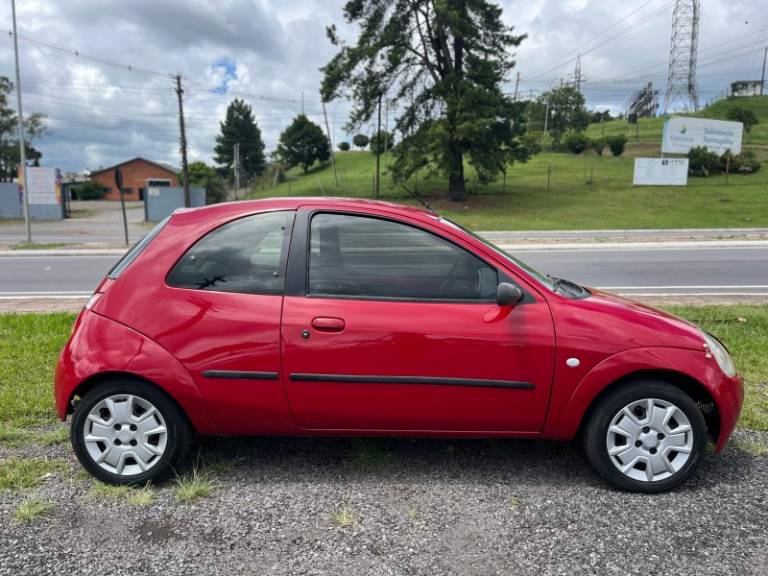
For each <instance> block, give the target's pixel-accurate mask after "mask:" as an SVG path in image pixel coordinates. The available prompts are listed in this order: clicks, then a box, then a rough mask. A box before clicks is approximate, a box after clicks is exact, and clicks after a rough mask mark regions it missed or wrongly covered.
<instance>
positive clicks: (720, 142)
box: [661, 116, 744, 154]
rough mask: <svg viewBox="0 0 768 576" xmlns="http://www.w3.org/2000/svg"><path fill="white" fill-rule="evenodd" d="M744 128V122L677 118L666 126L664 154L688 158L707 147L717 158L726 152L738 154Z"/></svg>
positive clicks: (663, 143)
mask: <svg viewBox="0 0 768 576" xmlns="http://www.w3.org/2000/svg"><path fill="white" fill-rule="evenodd" d="M743 127H744V126H743V124H742V123H741V122H726V121H725V120H707V119H706V118H688V117H685V116H674V117H673V118H670V119H669V120H667V121H666V122H664V134H663V135H662V137H661V151H662V152H666V153H670V154H687V153H688V150H690V149H691V148H693V147H695V146H706V147H707V150H711V151H712V152H717V153H718V154H723V153H724V152H725V151H726V150H730V151H731V153H732V154H739V153H741V133H742V129H743Z"/></svg>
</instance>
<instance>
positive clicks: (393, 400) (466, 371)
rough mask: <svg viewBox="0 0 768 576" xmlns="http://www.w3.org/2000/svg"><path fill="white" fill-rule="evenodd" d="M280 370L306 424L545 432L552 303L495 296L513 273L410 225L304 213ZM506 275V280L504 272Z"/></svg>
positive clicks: (528, 293)
mask: <svg viewBox="0 0 768 576" xmlns="http://www.w3.org/2000/svg"><path fill="white" fill-rule="evenodd" d="M288 267H289V272H288V280H287V285H286V297H285V299H284V303H283V320H282V328H281V331H282V354H283V378H284V383H285V388H286V393H287V397H288V402H289V405H290V408H291V411H292V413H293V415H294V417H295V418H296V420H297V421H298V423H299V424H300V425H301V426H302V427H304V428H306V429H326V430H328V429H331V430H361V431H366V430H367V431H375V430H381V431H432V432H440V431H444V432H451V431H456V432H463V433H466V432H473V431H475V432H484V431H485V432H487V431H509V432H512V431H515V432H523V433H535V432H537V431H539V430H540V429H541V427H542V425H543V422H544V417H545V412H546V408H547V402H548V399H549V392H550V387H551V385H552V376H553V374H552V373H553V363H554V332H553V323H552V319H551V316H550V312H549V307H548V305H547V303H546V302H545V301H544V300H543V299H542V298H541V297H540V296H538V295H537V294H536V293H535V292H534V291H532V290H530V289H527V290H526V289H525V288H524V287H523V289H524V290H525V297H524V299H523V301H521V302H520V303H518V304H517V305H516V306H514V307H513V308H511V309H510V308H504V309H502V308H500V307H499V306H497V305H496V303H495V294H496V288H497V284H498V281H499V279H500V278H502V279H504V280H511V278H508V277H505V276H504V273H503V272H500V271H499V270H498V269H497V268H495V267H494V266H492V265H490V264H489V263H488V262H486V261H484V260H483V259H481V258H479V257H478V256H476V255H474V254H473V253H471V252H470V251H468V250H467V249H466V248H464V247H461V246H459V245H457V244H455V243H454V242H452V241H449V240H448V239H446V238H444V237H441V236H440V235H438V234H435V233H433V232H431V231H427V230H425V229H423V228H420V227H418V226H416V225H414V224H412V223H406V222H403V221H397V220H392V219H389V218H383V217H371V216H369V215H366V214H362V213H328V212H314V213H313V212H309V211H301V212H300V214H299V216H297V221H296V224H295V226H294V236H293V240H292V244H291V253H290V257H289V265H288ZM500 274H501V276H500Z"/></svg>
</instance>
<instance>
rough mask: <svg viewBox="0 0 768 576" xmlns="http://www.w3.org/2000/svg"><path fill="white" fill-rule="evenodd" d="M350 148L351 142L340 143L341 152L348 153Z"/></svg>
mask: <svg viewBox="0 0 768 576" xmlns="http://www.w3.org/2000/svg"><path fill="white" fill-rule="evenodd" d="M350 148H352V146H350V145H349V142H339V150H341V151H342V152H348V151H349V149H350Z"/></svg>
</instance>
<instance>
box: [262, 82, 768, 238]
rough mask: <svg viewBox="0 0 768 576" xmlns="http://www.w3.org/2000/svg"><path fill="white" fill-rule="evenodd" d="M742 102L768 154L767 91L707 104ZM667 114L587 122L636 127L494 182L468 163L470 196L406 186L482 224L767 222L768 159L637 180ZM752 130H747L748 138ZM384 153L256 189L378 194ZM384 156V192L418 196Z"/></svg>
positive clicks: (719, 112)
mask: <svg viewBox="0 0 768 576" xmlns="http://www.w3.org/2000/svg"><path fill="white" fill-rule="evenodd" d="M734 106H745V107H749V108H751V109H753V110H754V111H755V113H756V114H757V116H758V117H759V118H760V124H758V125H757V126H755V127H754V128H753V132H752V143H751V146H752V147H753V148H754V149H755V150H756V151H757V153H758V156H759V157H761V159H762V160H763V162H768V146H766V144H768V96H765V97H754V98H731V99H728V100H722V101H720V102H717V103H715V104H713V105H712V106H710V107H708V108H707V109H705V110H703V111H702V112H700V113H699V114H698V115H699V116H702V117H708V118H724V117H725V116H726V114H727V111H728V110H729V109H730V108H732V107H734ZM663 123H664V119H663V118H649V119H641V121H640V123H639V124H638V125H628V124H627V123H626V121H623V120H615V121H612V122H606V123H604V124H602V125H600V124H593V125H591V126H590V127H589V129H588V134H589V135H590V136H591V137H597V136H599V135H600V134H602V133H603V131H604V132H605V134H606V135H609V134H618V133H621V132H623V133H625V134H627V136H628V137H629V143H628V144H627V149H626V151H625V153H624V155H623V156H622V157H621V158H613V157H611V156H610V153H609V152H608V151H607V150H606V151H605V152H604V156H597V155H596V154H595V153H594V152H592V151H588V152H585V153H584V154H581V155H578V156H576V155H573V154H567V153H562V154H555V153H551V152H546V153H542V154H539V155H537V156H535V157H534V158H532V159H531V160H530V161H529V162H526V163H522V164H520V163H518V164H515V165H513V166H510V168H509V170H508V173H507V177H506V180H503V179H499V180H498V181H496V182H493V183H491V184H488V185H483V184H480V183H479V182H478V181H477V177H476V175H475V172H474V171H473V169H472V167H471V166H467V168H466V174H467V188H468V190H469V192H470V197H469V200H468V201H467V202H463V203H453V202H449V201H447V200H446V199H445V196H446V195H445V190H446V189H447V188H448V185H447V182H446V180H445V179H444V178H442V177H441V176H439V175H429V174H426V173H425V174H422V175H420V177H419V178H414V179H412V181H411V182H408V183H407V184H406V186H407V187H408V188H409V189H410V190H411V191H417V192H418V194H419V195H421V196H423V197H424V198H426V199H427V200H428V201H429V203H430V204H431V205H432V206H433V207H434V208H435V209H437V210H438V211H439V212H440V213H441V214H444V215H445V216H447V217H449V218H452V219H454V220H456V221H457V222H459V223H461V224H463V225H465V226H468V227H470V228H473V229H476V230H514V229H516V230H547V229H549V230H553V229H607V228H708V227H754V226H768V165H766V166H764V167H763V168H762V170H760V171H759V172H758V173H757V174H752V175H749V176H745V175H740V174H731V175H730V177H729V180H728V184H727V185H726V183H725V178H724V177H723V176H713V177H710V178H690V179H689V182H688V186H687V187H685V188H682V187H675V188H670V187H663V186H657V187H642V188H636V187H634V186H632V172H633V159H634V157H636V156H656V155H658V153H659V148H660V146H661V132H662V126H663ZM745 140H746V139H745ZM375 159H376V157H375V156H374V155H373V154H372V153H370V152H354V151H352V152H337V153H336V164H337V172H338V179H339V184H338V186H337V185H336V182H335V180H334V176H333V171H332V169H331V166H330V165H323V166H319V167H316V168H314V169H313V170H311V171H310V172H309V174H306V175H305V174H302V173H301V171H300V170H292V171H291V172H289V178H288V180H287V181H285V182H282V183H280V184H278V185H277V186H275V187H274V188H273V187H272V186H271V185H270V184H269V183H263V184H261V185H259V186H257V187H255V188H254V189H253V190H252V192H251V197H254V198H263V197H269V196H348V197H359V198H373V187H374V173H375V165H376V164H375ZM389 161H391V159H390V158H388V157H382V181H381V196H380V198H381V199H382V200H392V201H396V202H404V203H408V204H418V201H417V200H415V199H414V197H413V196H412V195H411V194H409V193H408V192H407V191H406V190H405V189H404V188H403V187H402V186H400V185H396V184H394V183H393V182H392V178H391V175H390V174H389V173H388V170H387V164H388V162H389Z"/></svg>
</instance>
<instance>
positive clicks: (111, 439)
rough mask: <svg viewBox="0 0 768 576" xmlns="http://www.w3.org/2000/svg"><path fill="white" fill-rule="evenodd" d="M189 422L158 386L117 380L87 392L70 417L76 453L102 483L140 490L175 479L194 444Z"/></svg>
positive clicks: (84, 465) (73, 445) (86, 467)
mask: <svg viewBox="0 0 768 576" xmlns="http://www.w3.org/2000/svg"><path fill="white" fill-rule="evenodd" d="M191 435H192V432H191V428H190V426H189V423H188V422H187V419H186V416H185V415H184V414H183V413H182V412H181V410H180V409H179V408H178V407H177V406H176V404H175V403H174V402H173V401H171V400H170V399H169V398H168V397H167V396H166V395H165V394H163V393H162V392H161V391H159V390H157V389H156V388H155V387H154V386H152V385H150V384H147V383H145V382H140V381H134V380H114V381H110V382H108V383H105V384H102V385H100V386H97V387H96V388H94V389H93V390H91V391H89V392H88V393H87V394H85V396H84V397H83V398H82V400H81V401H80V403H79V404H78V405H77V408H76V410H75V414H74V416H73V417H72V428H71V433H70V437H71V440H72V447H73V448H74V450H75V454H76V455H77V458H78V460H80V463H81V464H82V465H83V467H84V468H85V469H86V470H88V471H89V472H90V473H91V474H93V475H94V476H95V477H96V478H98V479H99V480H101V481H103V482H109V483H111V484H142V483H145V482H149V481H158V480H161V479H162V478H164V477H165V476H167V475H168V474H169V473H171V472H172V471H173V470H174V469H175V468H176V467H177V466H178V464H179V462H180V461H181V459H182V458H183V457H184V455H185V453H186V451H187V449H188V447H189V443H190V440H191Z"/></svg>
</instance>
